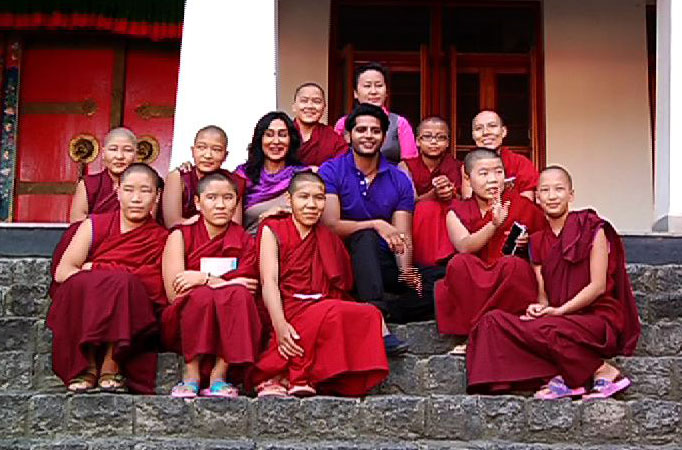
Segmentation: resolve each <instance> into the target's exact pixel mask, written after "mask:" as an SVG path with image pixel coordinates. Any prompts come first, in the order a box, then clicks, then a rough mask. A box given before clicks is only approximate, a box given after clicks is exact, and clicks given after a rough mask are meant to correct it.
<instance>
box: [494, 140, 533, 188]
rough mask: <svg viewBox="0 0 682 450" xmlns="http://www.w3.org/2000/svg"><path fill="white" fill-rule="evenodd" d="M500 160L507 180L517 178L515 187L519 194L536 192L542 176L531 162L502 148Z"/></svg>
mask: <svg viewBox="0 0 682 450" xmlns="http://www.w3.org/2000/svg"><path fill="white" fill-rule="evenodd" d="M499 155H500V158H502V164H504V173H505V175H506V176H507V178H511V177H515V179H514V186H515V187H516V190H517V191H519V192H526V191H535V188H536V187H537V185H538V179H539V178H540V174H539V173H538V171H537V169H536V168H535V166H534V165H533V163H532V162H531V160H529V159H528V158H526V157H525V156H523V155H519V154H517V153H514V152H513V151H511V150H510V149H509V148H507V147H500V150H499Z"/></svg>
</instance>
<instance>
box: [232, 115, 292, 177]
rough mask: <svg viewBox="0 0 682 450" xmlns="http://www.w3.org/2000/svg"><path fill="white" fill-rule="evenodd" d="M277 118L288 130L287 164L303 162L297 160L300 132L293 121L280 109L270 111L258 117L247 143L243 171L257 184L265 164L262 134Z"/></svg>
mask: <svg viewBox="0 0 682 450" xmlns="http://www.w3.org/2000/svg"><path fill="white" fill-rule="evenodd" d="M276 119H279V120H281V121H282V122H284V123H285V124H286V126H287V130H289V151H287V156H286V158H285V160H284V161H285V163H286V165H287V166H302V165H303V164H302V163H301V162H300V161H299V160H298V149H299V148H300V147H301V133H299V132H298V130H297V129H296V127H295V126H294V122H293V121H292V120H291V119H290V118H289V116H287V115H286V114H285V113H283V112H281V111H272V112H269V113H267V114H266V115H264V116H263V117H261V118H260V120H259V121H258V123H257V124H256V127H255V128H254V129H253V137H252V138H251V143H250V144H249V147H248V151H249V158H248V159H247V160H246V165H245V168H244V171H245V172H246V176H248V177H249V179H250V180H251V181H252V182H253V184H258V182H259V181H260V173H261V170H263V165H264V164H265V153H264V152H263V134H265V131H266V130H267V129H268V127H269V126H270V124H271V123H272V121H273V120H276Z"/></svg>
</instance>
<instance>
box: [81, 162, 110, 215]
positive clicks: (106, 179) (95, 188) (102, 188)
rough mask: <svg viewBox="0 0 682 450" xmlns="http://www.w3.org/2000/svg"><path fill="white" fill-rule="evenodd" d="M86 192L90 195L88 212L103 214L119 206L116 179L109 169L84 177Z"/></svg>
mask: <svg viewBox="0 0 682 450" xmlns="http://www.w3.org/2000/svg"><path fill="white" fill-rule="evenodd" d="M83 183H84V184H85V192H86V194H87V197H88V214H101V213H105V212H109V211H116V210H118V208H119V202H118V197H117V196H116V189H114V180H112V179H111V175H109V171H108V170H106V169H105V170H102V171H101V172H97V173H93V174H90V175H86V176H84V177H83Z"/></svg>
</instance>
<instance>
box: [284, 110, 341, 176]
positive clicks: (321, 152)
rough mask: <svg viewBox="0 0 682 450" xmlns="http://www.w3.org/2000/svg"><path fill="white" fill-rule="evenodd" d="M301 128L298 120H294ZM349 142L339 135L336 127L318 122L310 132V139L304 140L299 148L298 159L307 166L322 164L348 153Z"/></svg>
mask: <svg viewBox="0 0 682 450" xmlns="http://www.w3.org/2000/svg"><path fill="white" fill-rule="evenodd" d="M294 124H295V125H296V128H297V129H299V130H300V127H299V126H298V121H294ZM347 150H348V143H347V142H346V140H345V139H344V138H343V136H339V135H338V134H337V133H336V132H335V131H334V127H331V126H329V125H325V124H323V123H318V124H317V125H315V128H313V132H312V133H311V134H310V139H308V140H307V141H305V142H303V141H301V147H300V148H299V149H298V159H299V160H300V161H301V162H302V163H303V164H305V165H307V166H321V165H322V163H323V162H325V161H327V160H329V159H332V158H336V157H337V156H339V155H342V154H344V153H346V151H347Z"/></svg>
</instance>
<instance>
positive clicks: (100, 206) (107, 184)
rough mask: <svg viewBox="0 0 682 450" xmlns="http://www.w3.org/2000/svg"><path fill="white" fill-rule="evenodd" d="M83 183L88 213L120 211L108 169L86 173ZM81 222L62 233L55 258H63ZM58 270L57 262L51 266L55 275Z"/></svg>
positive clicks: (75, 223)
mask: <svg viewBox="0 0 682 450" xmlns="http://www.w3.org/2000/svg"><path fill="white" fill-rule="evenodd" d="M83 183H84V184H85V193H86V195H87V198H88V215H90V214H102V213H108V212H111V211H118V209H119V207H120V206H119V202H118V196H117V195H116V190H115V189H114V180H112V179H111V176H110V175H109V172H108V171H107V170H103V171H101V172H97V173H93V174H91V175H86V176H85V177H83ZM80 224H81V222H74V223H72V224H71V225H69V227H68V228H67V229H66V230H64V234H62V237H61V238H60V240H59V242H58V243H57V246H56V247H55V250H54V257H53V259H56V260H58V261H59V260H61V259H62V255H63V254H64V252H65V251H66V248H67V247H68V246H69V244H70V243H71V239H73V236H74V235H75V234H76V230H78V226H79V225H80ZM56 270H57V264H56V263H55V264H53V265H52V267H51V272H52V276H53V277H54V273H55V271H56ZM50 294H52V292H51V293H50Z"/></svg>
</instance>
